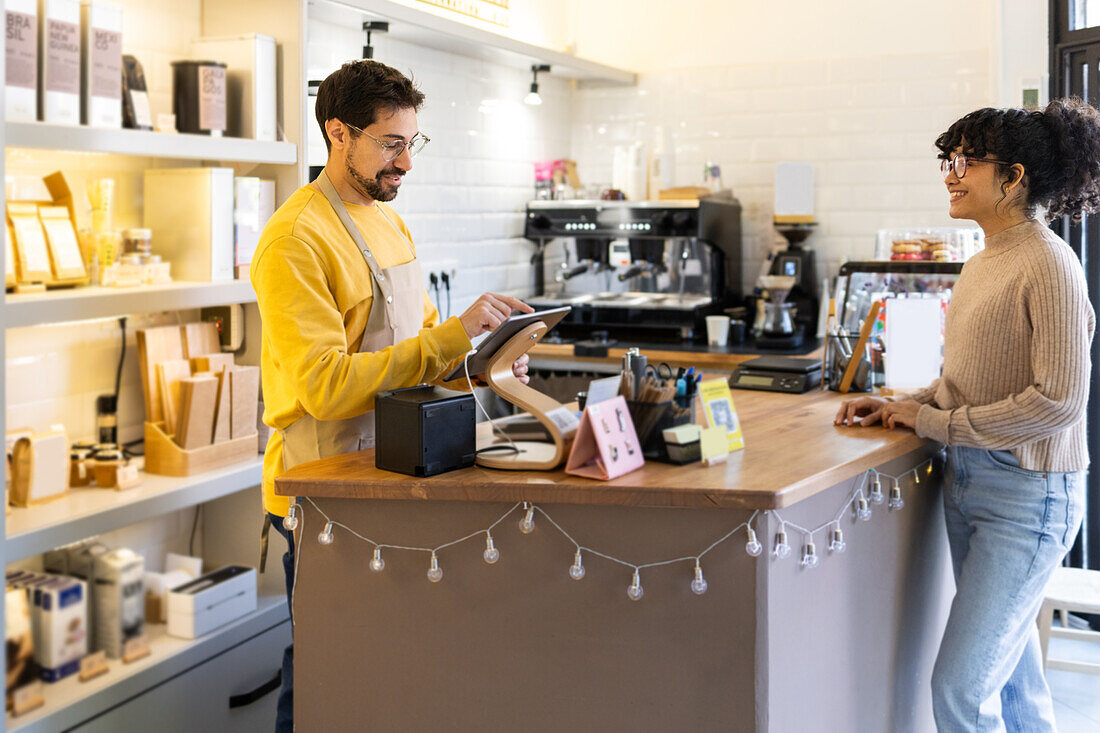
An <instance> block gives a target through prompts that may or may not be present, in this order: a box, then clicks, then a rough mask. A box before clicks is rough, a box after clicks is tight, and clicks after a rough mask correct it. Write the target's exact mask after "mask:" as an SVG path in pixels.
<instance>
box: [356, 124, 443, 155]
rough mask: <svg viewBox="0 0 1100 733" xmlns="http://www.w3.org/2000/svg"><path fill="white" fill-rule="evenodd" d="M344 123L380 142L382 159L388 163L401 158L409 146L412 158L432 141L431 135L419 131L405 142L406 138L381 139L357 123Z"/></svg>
mask: <svg viewBox="0 0 1100 733" xmlns="http://www.w3.org/2000/svg"><path fill="white" fill-rule="evenodd" d="M344 125H346V126H347V127H349V128H351V129H352V130H355V131H356V132H358V133H359V134H360V135H366V136H367V137H369V138H370V139H371V140H373V141H375V142H376V143H378V145H379V146H380V147H381V148H382V160H384V161H386V162H387V163H389V162H390V161H392V160H396V159H397V158H400V157H401V154H402V153H404V152H405V149H406V148H408V150H409V157H410V158H411V157H413V156H414V155H416V154H417V153H419V152H420V151H421V150H423V149H424V146H425V145H427V144H428V143H430V142H431V141H432V139H431V138H430V137H428V136H427V135H422V134H420V133H419V132H418V133H416V135H414V136H413V139H412V140H409V141H408V142H405V141H404V140H389V141H385V140H379V139H378V138H376V137H375V136H374V135H370V134H368V133H366V132H363V129H362V128H360V127H356V126H355V125H352V124H349V123H347V122H345V123H344Z"/></svg>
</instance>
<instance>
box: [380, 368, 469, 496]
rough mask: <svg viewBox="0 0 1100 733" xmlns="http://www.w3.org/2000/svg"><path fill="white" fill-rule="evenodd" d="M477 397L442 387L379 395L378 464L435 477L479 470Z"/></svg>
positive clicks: (396, 469) (411, 388) (419, 388)
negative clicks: (476, 461) (476, 457)
mask: <svg viewBox="0 0 1100 733" xmlns="http://www.w3.org/2000/svg"><path fill="white" fill-rule="evenodd" d="M474 409H475V408H474V397H473V395H471V394H466V393H464V392H454V391H452V390H449V389H443V388H442V387H409V388H408V389H396V390H393V391H390V392H380V393H379V394H378V396H377V397H375V399H374V430H375V452H374V465H375V466H376V467H377V468H381V469H382V470H384V471H396V472H397V473H404V474H408V475H409V476H434V475H436V474H437V473H444V472H445V471H453V470H455V469H456V468H466V467H467V466H472V465H474V454H475V452H476V450H477V439H476V436H475V429H476V425H475V423H476V419H475V412H474Z"/></svg>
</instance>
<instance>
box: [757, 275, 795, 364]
mask: <svg viewBox="0 0 1100 733" xmlns="http://www.w3.org/2000/svg"><path fill="white" fill-rule="evenodd" d="M797 280H798V279H797V278H796V277H794V276H791V275H764V276H763V277H761V278H760V283H759V284H760V287H761V288H762V289H763V290H764V291H765V292H766V293H767V299H766V300H763V299H761V300H760V301H758V303H757V309H756V323H755V325H754V328H753V330H754V331H755V334H754V335H755V336H756V345H757V346H758V347H760V348H762V349H795V348H798V347H799V346H801V345H802V329H801V328H799V327H798V326H797V322H796V317H797V315H798V310H797V307H796V305H795V304H794V303H788V302H786V301H787V295H788V294H789V293H790V292H791V289H792V288H793V287H794V286H795V284H796V283H797Z"/></svg>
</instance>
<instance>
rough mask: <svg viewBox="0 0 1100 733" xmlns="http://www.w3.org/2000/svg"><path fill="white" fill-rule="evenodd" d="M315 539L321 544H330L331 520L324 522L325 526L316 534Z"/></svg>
mask: <svg viewBox="0 0 1100 733" xmlns="http://www.w3.org/2000/svg"><path fill="white" fill-rule="evenodd" d="M317 541H318V542H320V543H321V544H322V545H331V544H332V522H325V528H324V529H322V530H321V534H319V535H317Z"/></svg>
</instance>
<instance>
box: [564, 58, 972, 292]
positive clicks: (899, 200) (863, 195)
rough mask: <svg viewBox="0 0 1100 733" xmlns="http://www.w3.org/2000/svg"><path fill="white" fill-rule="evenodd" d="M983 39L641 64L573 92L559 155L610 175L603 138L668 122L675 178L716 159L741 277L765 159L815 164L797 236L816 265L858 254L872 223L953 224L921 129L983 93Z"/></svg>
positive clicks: (750, 258) (695, 175)
mask: <svg viewBox="0 0 1100 733" xmlns="http://www.w3.org/2000/svg"><path fill="white" fill-rule="evenodd" d="M988 89H989V70H988V58H987V55H986V54H985V53H983V52H965V53H952V54H944V55H909V56H892V57H885V58H881V59H862V60H857V59H838V60H830V61H820V62H813V63H810V62H805V63H791V64H769V65H746V66H736V67H727V68H702V69H679V70H675V71H669V72H658V73H650V74H643V75H642V76H641V78H640V81H639V84H638V86H637V88H629V89H581V90H578V91H577V92H576V93H575V97H574V108H575V113H574V115H573V136H572V145H573V148H572V149H573V157H574V158H575V159H576V160H577V163H578V172H579V173H580V176H581V178H582V180H583V181H584V182H585V183H608V182H610V180H611V157H612V151H613V149H614V146H615V145H619V144H629V143H632V142H634V141H636V140H640V141H643V142H644V143H646V144H647V145H651V144H652V143H653V139H654V127H655V126H657V125H662V126H664V128H665V129H667V130H669V131H671V133H672V137H673V142H674V146H675V151H676V180H675V184H676V185H698V184H701V182H702V168H703V164H704V163H705V162H706V161H708V160H714V161H716V162H718V163H719V164H721V166H722V175H723V183H724V184H725V185H726V186H728V187H731V188H732V189H733V191H734V194H735V195H736V196H737V197H738V198H739V199H740V200H741V203H742V205H743V206H744V215H743V226H744V236H745V241H744V247H745V252H746V266H745V270H744V272H745V282H744V285H746V286H751V285H752V282H753V280H755V278H756V275H757V273H758V271H759V267H760V264H761V263H762V262H763V259H764V257H765V256H766V255H767V253H768V251H769V248H771V247H773V246H774V245H775V244H782V243H783V240H782V238H779V237H778V236H777V235H776V234H775V233H774V229H773V228H772V224H771V222H772V214H773V201H774V186H773V183H774V175H775V163H777V162H779V161H782V160H806V161H810V162H812V163H814V166H815V171H816V195H817V198H816V216H817V220H818V222H819V224H818V227H817V230H816V231H815V233H814V234H813V236H812V237H811V238H810V240H809V245H810V246H811V247H813V248H814V249H815V250H816V251H817V253H818V259H819V262H820V263H821V264H820V267H821V268H822V272H821V274H822V275H826V274H830V275H831V274H835V273H836V270H837V268H838V267H839V265H840V263H841V262H842V261H843V260H845V259H855V258H860V257H868V256H870V255H871V253H872V250H873V246H874V234H875V231H876V230H878V229H880V228H883V227H889V226H909V225H912V226H926V225H941V224H953V223H957V222H952V221H951V220H950V219H948V217H947V214H946V209H947V201H946V198H945V195H944V189H943V186H942V182H941V179H940V177H939V170H938V167H937V162H936V160H935V149H934V147H933V142H934V140H935V138H936V136H937V135H938V134H939V133H940V132H942V131H943V130H944V129H946V127H947V126H948V125H949V124H950V123H951V122H953V121H954V120H955V119H957V118H958V117H960V116H961V115H963V114H965V113H967V112H969V111H971V110H973V109H976V108H978V107H982V106H985V105H987V104H989V101H988Z"/></svg>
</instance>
